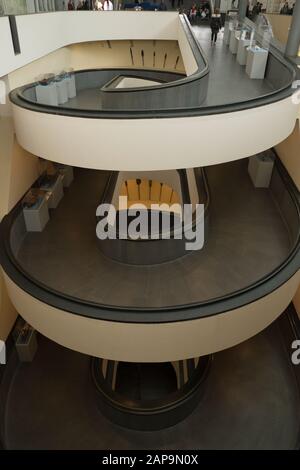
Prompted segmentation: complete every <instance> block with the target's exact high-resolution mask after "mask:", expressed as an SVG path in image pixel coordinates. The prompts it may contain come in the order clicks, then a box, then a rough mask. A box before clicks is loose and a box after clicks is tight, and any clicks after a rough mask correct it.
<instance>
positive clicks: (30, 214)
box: [23, 198, 49, 232]
mask: <svg viewBox="0 0 300 470" xmlns="http://www.w3.org/2000/svg"><path fill="white" fill-rule="evenodd" d="M23 214H24V219H25V226H26V230H27V232H42V231H43V230H44V227H45V225H46V224H47V222H48V220H49V211H48V205H47V201H46V199H45V198H41V200H40V201H39V203H37V204H36V205H34V206H33V207H24V209H23Z"/></svg>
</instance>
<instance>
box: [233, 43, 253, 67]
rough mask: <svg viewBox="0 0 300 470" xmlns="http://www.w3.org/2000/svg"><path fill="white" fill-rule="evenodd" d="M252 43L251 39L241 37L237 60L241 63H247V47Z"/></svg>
mask: <svg viewBox="0 0 300 470" xmlns="http://www.w3.org/2000/svg"><path fill="white" fill-rule="evenodd" d="M249 45H250V39H239V43H238V49H237V55H236V60H237V62H238V63H239V64H240V65H246V62H247V47H248V46H249Z"/></svg>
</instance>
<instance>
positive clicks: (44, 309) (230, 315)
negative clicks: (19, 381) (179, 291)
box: [5, 272, 299, 362]
mask: <svg viewBox="0 0 300 470" xmlns="http://www.w3.org/2000/svg"><path fill="white" fill-rule="evenodd" d="M5 282H6V284H7V288H8V292H9V295H10V297H11V299H12V300H13V302H14V305H15V307H16V308H17V309H18V310H19V311H20V312H22V316H23V317H24V318H25V319H26V320H27V321H28V322H29V323H30V324H31V325H33V326H34V327H35V328H36V329H37V330H38V331H40V332H41V333H42V334H44V335H45V336H47V337H49V338H50V339H52V340H53V341H56V342H57V343H59V344H62V345H63V346H66V347H68V348H70V349H74V350H75V351H79V352H82V353H84V354H88V355H91V356H96V357H102V358H105V359H112V360H122V361H133V362H136V361H141V362H164V361H176V360H182V359H188V358H193V357H198V356H203V355H206V354H209V353H212V352H217V351H221V350H223V349H226V348H229V347H232V346H234V345H236V344H239V343H241V342H243V341H245V340H246V339H248V338H250V337H251V336H254V335H255V334H257V333H259V332H260V331H262V330H263V329H264V328H266V327H267V326H268V325H269V324H270V323H272V321H274V320H275V319H276V318H277V317H278V316H279V315H280V314H281V313H282V312H283V311H284V310H285V308H286V307H287V306H288V304H289V303H290V301H291V300H292V298H293V296H294V294H295V292H296V289H297V286H298V285H299V272H298V273H297V274H295V275H294V276H293V277H292V278H291V279H289V281H287V282H286V283H285V284H283V285H282V286H281V287H279V288H278V289H277V290H275V291H274V292H272V293H271V294H268V295H266V296H264V297H262V298H261V299H259V300H257V301H256V302H253V303H250V304H248V305H245V306H244V307H240V308H237V309H235V310H231V311H228V312H224V313H221V314H219V315H213V316H210V317H205V318H199V319H197V320H187V321H182V322H171V323H156V324H154V323H150V324H142V323H124V322H110V321H102V320H97V319H93V318H86V317H83V316H80V315H73V314H71V313H68V312H66V311H62V310H58V309H57V308H54V307H51V306H50V305H47V304H45V303H43V302H40V301H39V300H37V299H35V298H34V297H31V296H30V295H29V294H27V293H26V292H24V291H23V290H22V289H20V288H19V287H18V286H17V285H16V284H15V283H14V282H12V281H11V280H10V279H9V278H8V277H7V276H6V275H5Z"/></svg>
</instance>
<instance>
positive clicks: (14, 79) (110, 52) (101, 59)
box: [8, 41, 184, 89]
mask: <svg viewBox="0 0 300 470" xmlns="http://www.w3.org/2000/svg"><path fill="white" fill-rule="evenodd" d="M110 45H111V48H110V47H109V46H108V43H107V41H98V42H88V43H82V44H73V45H71V46H67V47H63V48H61V49H58V50H57V51H55V52H52V53H51V54H48V55H47V56H45V57H43V58H41V59H38V60H35V61H33V62H31V63H30V64H28V65H26V66H25V67H22V68H20V69H17V70H15V71H14V72H12V73H10V74H9V76H8V80H9V86H10V89H14V88H16V87H18V86H21V85H25V84H26V83H30V82H32V81H35V80H36V79H37V78H38V76H39V75H41V74H45V73H59V72H61V71H62V70H64V69H66V68H68V67H72V68H74V69H75V70H80V69H88V68H97V67H132V64H131V56H130V45H131V42H129V41H111V42H110ZM142 49H143V50H144V58H145V62H144V63H145V67H149V68H152V67H153V51H154V50H155V53H156V67H155V68H158V69H159V68H162V67H163V62H164V55H165V53H167V54H168V61H167V63H166V67H165V68H166V69H167V70H174V64H175V62H176V58H177V56H178V55H179V56H180V60H179V63H178V65H177V68H176V70H177V71H179V72H184V66H183V62H182V58H181V54H180V50H179V46H178V43H177V41H156V42H155V46H154V43H153V41H133V42H132V51H133V55H134V60H135V67H142V60H141V50H142Z"/></svg>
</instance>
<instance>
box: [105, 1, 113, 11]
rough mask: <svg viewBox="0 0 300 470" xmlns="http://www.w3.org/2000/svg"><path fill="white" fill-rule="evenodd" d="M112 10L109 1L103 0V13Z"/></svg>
mask: <svg viewBox="0 0 300 470" xmlns="http://www.w3.org/2000/svg"><path fill="white" fill-rule="evenodd" d="M113 9H114V6H113V3H112V2H111V1H110V0H104V2H103V10H104V11H112V10H113Z"/></svg>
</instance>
